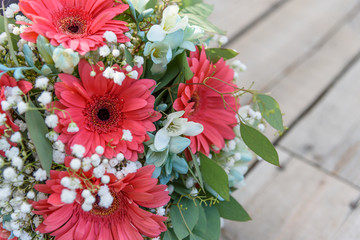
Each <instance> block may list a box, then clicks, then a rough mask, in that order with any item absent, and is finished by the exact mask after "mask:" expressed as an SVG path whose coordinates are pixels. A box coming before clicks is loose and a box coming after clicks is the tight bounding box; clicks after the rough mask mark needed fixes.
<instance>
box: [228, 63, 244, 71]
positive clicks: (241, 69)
mask: <svg viewBox="0 0 360 240" xmlns="http://www.w3.org/2000/svg"><path fill="white" fill-rule="evenodd" d="M230 66H231V67H232V68H234V69H239V70H240V71H242V72H245V71H246V69H247V67H246V65H245V64H243V63H242V62H241V61H240V60H235V61H233V62H232V63H231V64H230Z"/></svg>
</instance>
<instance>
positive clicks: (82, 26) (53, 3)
mask: <svg viewBox="0 0 360 240" xmlns="http://www.w3.org/2000/svg"><path fill="white" fill-rule="evenodd" d="M19 7H20V11H21V12H22V13H23V14H24V15H25V16H27V17H28V18H29V19H30V20H31V21H32V22H33V24H31V25H30V27H29V28H27V29H26V30H25V32H23V33H22V34H21V38H23V39H25V40H27V41H30V42H36V38H37V36H38V35H39V34H40V35H43V36H45V37H47V38H48V39H50V41H51V44H52V45H55V46H58V45H60V44H62V45H63V46H64V47H65V48H71V49H72V50H74V51H77V52H79V53H80V54H82V55H84V54H85V53H87V52H89V51H90V50H91V51H93V50H96V49H97V48H98V47H100V46H102V45H104V40H103V34H104V33H105V32H106V31H112V32H114V33H115V34H116V36H117V38H118V42H128V41H129V38H127V37H126V36H125V35H124V32H127V31H128V30H129V29H128V28H127V27H126V24H127V23H126V22H123V21H119V20H113V18H114V17H115V16H116V15H119V14H120V13H122V12H124V11H125V10H126V9H128V7H129V6H128V5H126V4H119V3H115V1H114V0H60V1H59V0H20V2H19ZM18 23H21V24H26V25H29V24H28V23H25V22H18Z"/></svg>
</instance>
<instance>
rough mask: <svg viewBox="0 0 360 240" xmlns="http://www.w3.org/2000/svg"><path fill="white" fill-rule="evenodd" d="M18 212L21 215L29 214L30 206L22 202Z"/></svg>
mask: <svg viewBox="0 0 360 240" xmlns="http://www.w3.org/2000/svg"><path fill="white" fill-rule="evenodd" d="M20 211H21V212H23V213H30V212H31V204H29V203H27V202H23V203H22V204H21V206H20Z"/></svg>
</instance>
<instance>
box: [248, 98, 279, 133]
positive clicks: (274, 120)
mask: <svg viewBox="0 0 360 240" xmlns="http://www.w3.org/2000/svg"><path fill="white" fill-rule="evenodd" d="M255 101H256V103H257V105H258V106H259V110H260V112H261V114H262V116H263V117H264V118H265V120H266V121H267V122H268V123H269V124H270V125H271V126H272V127H273V128H275V129H276V130H279V131H281V132H282V131H284V125H283V120H282V114H281V110H280V106H279V104H278V103H277V102H276V100H275V99H274V98H272V97H270V96H268V95H264V94H258V95H256V96H255Z"/></svg>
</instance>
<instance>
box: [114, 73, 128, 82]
mask: <svg viewBox="0 0 360 240" xmlns="http://www.w3.org/2000/svg"><path fill="white" fill-rule="evenodd" d="M113 78H114V82H115V83H116V84H118V85H120V86H121V84H122V82H123V81H124V80H125V78H126V76H125V74H124V73H123V72H117V71H116V72H114V74H113Z"/></svg>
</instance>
